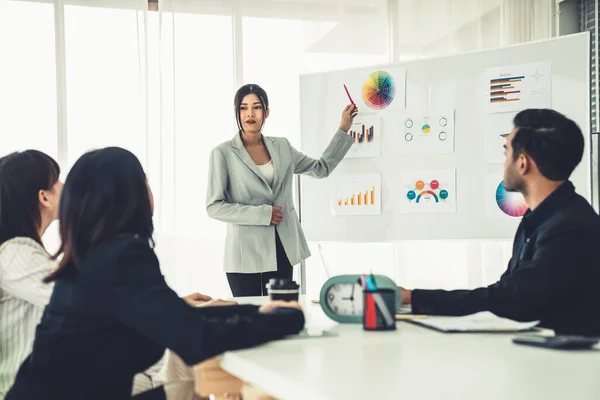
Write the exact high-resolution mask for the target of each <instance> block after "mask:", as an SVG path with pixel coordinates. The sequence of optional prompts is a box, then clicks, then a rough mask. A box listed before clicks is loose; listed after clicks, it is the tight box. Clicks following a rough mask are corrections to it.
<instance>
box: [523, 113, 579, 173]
mask: <svg viewBox="0 0 600 400" xmlns="http://www.w3.org/2000/svg"><path fill="white" fill-rule="evenodd" d="M513 122H514V124H515V128H517V132H516V133H515V136H514V137H513V139H512V142H511V145H512V150H513V160H515V161H516V160H517V158H518V157H519V155H520V154H526V155H528V156H529V157H531V158H532V159H533V161H535V163H536V164H537V167H538V169H539V170H540V173H541V174H542V175H544V176H545V177H546V178H547V179H550V180H552V181H564V180H567V179H569V176H571V173H572V172H573V170H574V169H575V167H576V166H577V165H578V164H579V162H580V161H581V158H582V156H583V146H584V140H583V134H582V133H581V129H579V126H577V124H576V123H575V122H573V121H572V120H570V119H569V118H567V117H565V116H564V115H562V114H561V113H559V112H556V111H554V110H548V109H529V110H524V111H521V112H520V113H518V114H517V115H516V116H515V119H514V121H513Z"/></svg>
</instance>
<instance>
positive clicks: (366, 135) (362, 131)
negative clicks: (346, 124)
mask: <svg viewBox="0 0 600 400" xmlns="http://www.w3.org/2000/svg"><path fill="white" fill-rule="evenodd" d="M348 134H349V135H350V136H352V138H353V139H354V142H355V143H356V144H361V143H371V142H372V141H373V135H374V134H375V127H374V126H373V125H371V126H369V127H367V126H366V125H365V124H362V125H361V126H360V128H359V129H357V130H352V129H350V130H349V131H348Z"/></svg>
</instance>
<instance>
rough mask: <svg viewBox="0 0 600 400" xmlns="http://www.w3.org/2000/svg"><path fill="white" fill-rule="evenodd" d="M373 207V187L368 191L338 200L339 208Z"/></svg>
mask: <svg viewBox="0 0 600 400" xmlns="http://www.w3.org/2000/svg"><path fill="white" fill-rule="evenodd" d="M373 205H375V186H372V187H371V189H370V190H365V191H364V192H358V193H356V194H352V195H350V196H346V197H344V198H343V199H339V200H338V206H340V207H348V206H350V207H354V206H357V207H362V206H373Z"/></svg>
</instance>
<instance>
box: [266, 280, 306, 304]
mask: <svg viewBox="0 0 600 400" xmlns="http://www.w3.org/2000/svg"><path fill="white" fill-rule="evenodd" d="M267 290H268V292H269V297H270V298H271V300H284V301H298V297H299V295H300V285H298V284H297V283H296V282H294V281H293V280H292V279H277V278H273V279H271V280H270V281H269V283H268V284H267Z"/></svg>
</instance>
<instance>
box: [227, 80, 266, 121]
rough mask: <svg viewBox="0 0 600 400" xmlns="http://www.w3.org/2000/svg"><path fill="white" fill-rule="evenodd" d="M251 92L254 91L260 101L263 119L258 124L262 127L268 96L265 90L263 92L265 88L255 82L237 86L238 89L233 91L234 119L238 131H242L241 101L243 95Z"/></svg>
mask: <svg viewBox="0 0 600 400" xmlns="http://www.w3.org/2000/svg"><path fill="white" fill-rule="evenodd" d="M252 93H254V94H255V95H256V97H258V101H260V104H261V105H262V107H263V120H262V123H261V124H260V129H262V127H263V126H264V124H265V120H266V112H267V110H268V109H269V98H268V97H267V92H265V90H264V89H263V88H261V87H260V86H258V85H257V84H254V83H249V84H247V85H244V86H242V87H241V88H239V89H238V91H237V92H236V93H235V97H234V98H233V106H234V107H235V120H236V122H237V126H238V133H242V131H243V128H242V117H241V108H242V101H243V100H244V97H246V96H247V95H249V94H252Z"/></svg>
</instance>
